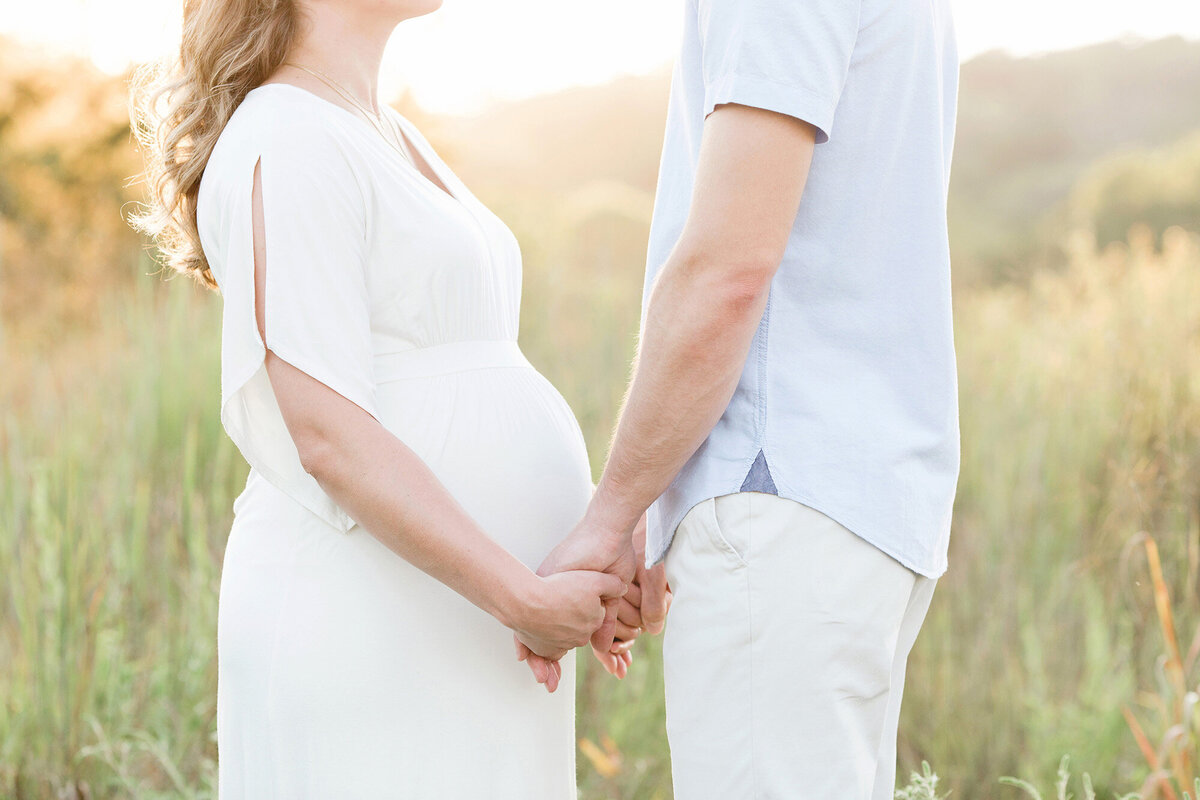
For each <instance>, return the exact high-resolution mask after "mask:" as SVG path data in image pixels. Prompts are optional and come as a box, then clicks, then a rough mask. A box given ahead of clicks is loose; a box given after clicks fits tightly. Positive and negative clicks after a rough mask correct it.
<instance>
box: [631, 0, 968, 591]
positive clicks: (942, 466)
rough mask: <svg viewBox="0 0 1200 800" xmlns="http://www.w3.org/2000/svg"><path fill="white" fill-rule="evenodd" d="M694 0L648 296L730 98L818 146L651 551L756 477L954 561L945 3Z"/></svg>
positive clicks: (656, 512) (901, 545)
mask: <svg viewBox="0 0 1200 800" xmlns="http://www.w3.org/2000/svg"><path fill="white" fill-rule="evenodd" d="M685 3H686V12H685V13H686V19H685V23H684V32H683V50H682V53H681V55H680V57H679V60H678V62H677V63H676V67H675V73H674V77H673V80H672V87H671V101H670V109H669V113H668V116H667V133H666V141H665V143H664V148H663V154H662V163H661V167H660V172H659V183H658V195H657V198H656V201H655V209H654V221H653V225H652V227H651V232H650V249H649V256H648V269H647V275H646V291H645V295H644V298H645V299H644V301H643V308H644V307H645V302H646V300H648V298H649V294H650V287H651V285H652V283H653V281H654V278H655V275H656V274H657V272H658V270H659V269H660V268H661V267H662V265H663V264H664V262H665V261H666V260H667V256H668V254H669V253H670V251H671V248H672V247H674V245H675V243H676V241H677V240H678V238H679V235H680V232H681V231H682V229H683V225H684V221H685V220H686V218H687V214H688V208H689V205H690V202H691V194H692V184H693V178H694V173H695V167H696V160H697V157H698V154H699V150H700V136H701V132H702V130H703V126H704V119H705V117H706V116H707V115H708V114H709V113H710V112H711V111H712V110H713V107H714V106H716V105H720V104H722V103H740V104H742V105H748V106H755V107H758V108H764V109H768V110H772V111H776V112H780V113H783V114H788V115H790V116H793V117H797V118H799V119H802V120H805V121H807V122H809V123H811V124H812V125H813V126H814V127H816V128H817V131H818V134H817V142H818V144H817V147H816V150H815V152H814V155H813V160H812V166H811V169H810V172H809V176H808V183H807V184H806V186H805V189H804V196H803V199H802V200H801V204H800V212H799V214H798V215H797V217H796V222H795V225H794V226H793V229H792V233H791V237H790V239H789V241H788V246H787V251H786V254H785V255H784V257H783V261H782V263H781V265H780V267H779V271H778V273H777V274H776V276H775V279H774V282H773V283H772V284H771V294H770V299H769V301H768V303H767V308H766V312H765V313H764V315H763V319H762V323H761V324H760V325H759V328H758V332H757V333H756V335H755V338H754V341H753V344H752V345H751V347H750V355H749V358H748V359H747V361H746V366H745V369H744V370H743V372H742V377H741V382H740V383H739V384H738V387H737V390H736V391H735V393H734V395H733V399H732V401H731V402H730V404H729V407H728V408H727V409H726V411H725V413H724V415H723V416H722V417H721V419H720V421H719V422H718V423H717V425H716V427H715V428H714V429H713V431H712V433H711V434H710V435H709V437H708V439H707V440H706V441H705V442H704V444H703V445H702V446H701V447H700V449H699V450H698V451H697V452H696V454H695V455H694V456H693V457H692V458H691V460H689V461H688V462H687V464H686V465H685V466H684V467H683V469H682V470H681V471H680V474H679V475H678V477H677V478H676V479H675V481H674V482H673V483H672V484H671V486H670V488H668V489H667V491H666V492H665V493H664V494H663V496H662V497H661V498H659V499H658V501H656V502H655V503H654V505H653V506H652V507H651V509H650V514H649V531H648V539H647V548H646V561H647V564H655V563H657V562H658V561H660V560H661V559H662V558H663V557H664V555H665V553H666V551H667V548H668V547H669V546H670V542H671V539H672V538H673V536H674V533H675V529H676V527H677V526H678V525H679V522H680V520H681V519H682V518H683V516H684V515H685V514H686V513H687V511H688V510H689V509H690V508H691V507H692V506H694V505H695V504H697V503H699V502H701V501H703V500H705V499H707V498H710V497H717V496H720V495H723V494H729V493H732V492H737V491H739V490H754V491H767V492H773V493H776V494H778V495H780V496H782V497H786V498H790V499H792V500H796V501H798V502H800V503H803V504H805V505H807V506H811V507H812V508H814V509H816V510H818V511H821V512H822V513H824V514H826V515H827V516H829V517H832V518H833V519H834V520H836V521H838V522H839V523H841V524H842V525H844V526H845V527H847V528H849V529H850V530H851V531H853V532H854V533H855V534H857V535H858V536H861V537H862V538H863V539H865V540H866V541H868V542H870V543H872V544H873V545H875V546H876V547H878V548H880V549H881V550H883V551H884V552H886V553H888V554H889V555H891V556H892V557H894V558H896V559H897V560H898V561H900V562H901V563H902V564H904V565H905V566H907V567H909V568H910V569H913V570H915V571H916V572H918V573H920V574H922V575H926V576H929V577H936V576H939V575H941V574H942V573H943V572H944V571H945V569H946V551H947V545H948V541H949V536H950V516H951V508H952V506H953V502H954V493H955V487H956V484H957V481H958V468H959V439H958V388H957V378H956V373H955V359H954V341H953V330H952V324H951V303H950V255H949V245H948V242H947V234H946V190H947V185H948V182H949V178H950V154H951V150H952V148H953V141H954V118H955V110H956V99H957V92H958V55H957V51H956V47H955V40H954V31H953V25H952V22H951V18H950V9H949V6H948V0H685Z"/></svg>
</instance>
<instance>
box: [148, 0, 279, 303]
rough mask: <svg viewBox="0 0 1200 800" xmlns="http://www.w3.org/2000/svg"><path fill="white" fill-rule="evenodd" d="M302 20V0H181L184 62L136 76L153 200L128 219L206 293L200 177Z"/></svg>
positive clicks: (208, 278)
mask: <svg viewBox="0 0 1200 800" xmlns="http://www.w3.org/2000/svg"><path fill="white" fill-rule="evenodd" d="M299 26H300V11H299V9H298V8H297V6H296V0H185V1H184V4H183V36H182V40H181V42H180V47H179V56H178V58H177V59H173V60H170V61H166V62H162V63H157V64H149V65H146V66H144V67H142V68H141V69H139V70H138V71H137V73H136V74H135V76H134V79H133V86H132V91H131V93H130V122H131V125H132V128H133V133H134V136H135V137H136V138H137V140H138V142H139V144H140V146H141V150H142V154H143V158H144V160H145V172H144V177H145V181H146V185H147V186H148V187H149V193H150V198H149V202H148V203H147V204H146V205H145V206H143V208H142V210H140V211H139V212H137V213H135V214H134V215H132V217H131V218H130V224H131V225H133V226H134V227H135V228H137V229H138V230H140V231H142V232H143V233H146V234H148V235H149V236H151V237H153V238H154V239H155V240H156V242H157V244H158V248H159V251H160V252H161V253H162V255H163V257H164V258H165V260H166V266H167V267H169V268H170V269H173V270H175V271H177V272H181V273H183V274H185V275H190V276H192V277H193V278H195V279H196V280H197V281H198V282H199V283H201V284H202V285H204V286H206V287H208V288H210V289H216V288H217V284H216V281H215V280H214V279H213V276H212V271H211V270H210V269H209V266H208V260H207V259H205V257H204V252H203V251H202V250H201V248H200V233H199V230H198V228H197V227H196V197H197V194H198V193H199V190H200V178H201V176H202V175H203V174H204V168H205V166H206V165H207V164H208V158H209V156H210V155H211V154H212V151H213V147H214V146H215V145H216V143H217V137H219V136H220V135H221V130H222V129H223V128H224V127H225V123H227V122H228V121H229V118H230V117H231V116H232V115H233V112H234V109H236V108H237V107H238V104H240V103H241V102H242V100H243V99H244V98H245V97H246V94H247V93H249V91H250V90H251V89H253V88H255V87H256V86H258V85H260V84H261V83H262V82H263V81H264V80H266V79H267V77H269V76H270V75H271V73H273V72H274V71H275V70H276V69H277V68H278V67H279V65H280V64H282V63H283V61H284V59H285V58H286V57H287V54H288V52H289V51H290V50H291V48H292V44H293V43H294V42H295V39H296V36H297V32H298V30H299Z"/></svg>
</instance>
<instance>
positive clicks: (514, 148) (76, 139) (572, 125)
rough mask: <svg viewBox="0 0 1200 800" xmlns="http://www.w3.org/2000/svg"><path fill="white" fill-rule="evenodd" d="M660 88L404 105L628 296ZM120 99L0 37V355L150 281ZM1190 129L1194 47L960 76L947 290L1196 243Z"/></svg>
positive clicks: (1196, 146) (645, 214)
mask: <svg viewBox="0 0 1200 800" xmlns="http://www.w3.org/2000/svg"><path fill="white" fill-rule="evenodd" d="M667 84H668V76H667V75H666V74H665V73H661V74H657V75H653V76H649V77H642V78H622V79H619V80H617V81H614V82H612V83H610V84H606V85H603V86H598V87H588V88H580V89H574V90H570V91H565V92H560V93H557V94H553V95H547V96H543V97H537V98H533V99H529V100H524V101H519V102H512V103H505V104H501V105H498V106H495V107H493V108H491V109H489V110H487V111H484V112H482V113H480V114H478V115H474V116H471V117H447V116H431V115H427V114H424V113H423V112H422V111H421V110H420V109H419V108H416V107H415V106H414V105H413V104H412V103H411V102H408V101H407V100H402V102H401V104H402V106H403V107H402V110H403V111H404V112H405V113H406V114H408V115H409V116H412V117H414V118H415V120H416V121H417V122H418V124H419V125H421V126H422V127H423V128H425V129H426V130H427V132H428V134H429V135H430V137H431V138H432V139H433V140H434V141H435V142H436V144H437V145H438V147H439V149H441V150H442V151H443V153H444V154H445V155H446V157H447V159H448V160H449V161H450V162H451V163H452V164H454V166H455V167H456V169H458V171H459V172H460V173H461V175H462V176H463V178H464V179H465V180H466V181H467V183H468V184H470V185H471V186H472V187H473V189H475V191H476V192H477V193H478V194H479V195H480V196H481V197H482V198H483V199H484V201H485V202H488V203H489V204H491V205H493V207H495V209H496V210H497V212H498V213H500V215H501V216H502V217H504V218H505V219H506V220H508V221H509V222H510V224H511V225H512V226H513V227H514V229H516V231H517V233H518V235H519V236H521V238H522V242H523V244H526V246H527V248H529V249H530V250H531V251H532V252H527V255H531V256H532V257H533V259H534V260H537V259H539V258H544V259H549V260H551V261H554V260H570V261H572V262H574V263H576V264H578V265H579V266H580V268H582V269H585V270H589V269H590V270H596V271H598V272H602V273H611V272H612V271H614V270H615V271H617V272H619V273H620V275H619V276H614V275H611V274H610V275H609V276H608V277H609V278H610V279H612V278H616V279H617V280H618V282H619V284H620V285H621V286H622V287H630V286H634V285H636V284H637V283H638V281H640V274H639V273H640V271H641V269H642V266H643V264H642V258H643V255H642V254H643V252H644V249H643V248H644V244H645V237H646V234H647V231H648V224H649V215H650V208H651V202H652V198H653V191H654V183H655V179H656V175H657V163H658V155H659V151H660V148H661V137H662V130H663V124H664V120H665V95H666V92H667ZM126 97H127V95H126V79H125V78H123V77H113V76H107V75H104V74H102V73H99V72H98V71H96V70H95V69H94V68H93V67H92V66H91V65H90V64H89V63H88V62H86V61H83V60H80V59H70V58H64V57H61V56H56V57H50V56H47V55H45V54H42V53H39V52H37V51H34V50H32V49H30V48H26V47H22V46H21V45H19V44H17V43H15V42H13V41H10V40H4V39H0V322H2V325H0V336H4V337H5V338H7V339H8V340H9V341H12V340H13V339H19V340H20V342H21V344H22V346H33V345H41V344H47V343H52V342H53V341H54V340H55V339H56V338H57V337H59V336H61V335H63V334H64V333H66V332H69V331H72V330H81V329H82V330H86V329H87V328H88V326H89V325H90V323H91V321H92V320H94V318H95V315H96V312H97V309H98V307H99V304H100V303H102V302H104V299H103V298H104V294H105V290H107V289H109V288H114V287H120V286H122V285H127V284H129V283H130V282H132V281H133V280H135V279H137V278H138V277H139V276H144V275H145V274H147V273H152V272H154V271H156V266H155V264H154V263H153V261H152V260H150V259H149V258H148V257H147V254H148V248H147V245H146V243H145V242H143V241H142V240H141V239H140V238H139V237H138V236H137V235H136V234H135V233H134V232H133V231H131V230H130V229H129V228H128V226H127V225H126V224H125V222H124V219H123V215H124V214H125V213H127V212H128V210H129V207H128V205H127V204H129V203H131V202H136V201H137V200H138V199H140V197H141V192H140V188H139V187H138V186H137V185H136V183H135V181H134V179H135V178H136V175H137V173H138V171H139V170H140V159H139V156H138V154H137V152H136V151H135V149H134V146H133V142H132V139H131V137H130V135H129V131H128V116H127V110H126V108H127V106H126V103H127V99H126ZM481 132H482V133H483V135H481ZM1198 132H1200V43H1196V42H1187V41H1185V40H1183V39H1180V38H1173V39H1164V40H1160V41H1157V42H1150V43H1136V44H1125V43H1118V42H1113V43H1108V44H1103V45H1096V46H1092V47H1087V48H1083V49H1080V50H1074V51H1069V52H1064V53H1056V54H1051V55H1047V56H1043V57H1038V58H1023V59H1015V58H1011V57H1009V56H1006V55H1002V54H998V53H992V54H985V55H983V56H980V57H978V58H975V59H973V60H971V61H969V62H968V63H966V64H965V65H964V66H963V70H962V88H961V92H960V113H959V126H958V140H957V144H956V153H955V164H954V170H953V175H952V187H951V204H950V220H951V243H952V248H953V255H954V268H955V272H956V274H955V278H956V282H957V283H958V284H959V285H970V284H973V283H980V282H987V283H990V282H995V281H997V280H1011V279H1021V278H1023V277H1026V276H1028V275H1029V274H1031V273H1032V272H1034V271H1036V270H1037V269H1038V268H1040V267H1041V266H1044V265H1046V264H1053V263H1061V262H1062V253H1061V246H1062V245H1061V242H1062V240H1063V237H1064V233H1065V232H1066V231H1067V230H1070V229H1077V228H1079V227H1084V228H1091V229H1093V230H1094V231H1095V233H1096V235H1097V238H1098V240H1099V241H1100V242H1101V243H1103V242H1107V241H1113V240H1119V239H1121V238H1123V237H1124V235H1125V233H1126V231H1127V230H1128V228H1129V226H1130V225H1131V224H1132V223H1134V222H1146V223H1148V224H1149V225H1150V226H1151V228H1152V229H1153V231H1154V232H1155V233H1156V234H1160V233H1161V231H1162V230H1163V229H1165V228H1166V227H1167V226H1169V225H1180V226H1182V227H1185V228H1190V229H1192V230H1195V229H1197V227H1198V225H1200V223H1198V220H1200V133H1198ZM547 229H549V230H551V231H553V233H547V232H546V231H547ZM525 232H528V234H529V235H522V234H524V233H525ZM555 237H557V238H558V239H562V240H564V241H559V242H553V241H550V240H553V239H555ZM566 239H570V240H571V241H565V240H566ZM581 243H584V244H586V247H585V246H584V244H581ZM539 248H549V250H550V252H539V251H538V249H539ZM585 251H586V252H585Z"/></svg>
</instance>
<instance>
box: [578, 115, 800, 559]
mask: <svg viewBox="0 0 1200 800" xmlns="http://www.w3.org/2000/svg"><path fill="white" fill-rule="evenodd" d="M815 140H816V129H815V128H813V127H812V126H811V125H809V124H808V123H806V122H803V121H801V120H798V119H796V118H794V117H789V116H786V115H783V114H778V113H775V112H772V111H764V110H762V109H757V108H751V107H747V106H740V105H732V104H730V105H724V106H719V107H718V108H717V109H716V110H715V111H714V112H713V113H712V114H711V115H710V116H709V117H708V119H707V121H706V122H705V125H704V134H703V139H702V141H701V145H700V158H699V162H698V164H697V168H696V179H695V188H694V190H693V195H692V204H691V209H690V211H689V213H688V219H687V222H686V224H685V226H684V229H683V233H682V234H681V235H680V238H679V241H678V242H677V243H676V245H675V248H674V249H673V250H672V252H671V254H670V256H669V257H668V259H667V262H666V264H665V265H664V266H663V268H662V270H661V272H660V274H659V276H658V278H657V280H656V282H655V284H654V287H653V289H652V291H651V294H650V301H649V304H648V307H647V310H646V319H645V324H644V326H643V335H642V340H641V343H640V346H639V352H638V358H637V365H636V368H635V372H634V377H633V381H632V383H631V385H630V389H629V393H628V395H627V397H626V400H625V404H624V408H623V409H622V412H621V415H620V421H619V423H618V425H617V432H616V435H615V438H614V440H613V445H612V449H611V452H610V454H609V459H608V464H607V466H606V467H605V470H604V474H603V476H602V477H601V479H600V482H599V484H598V486H597V489H596V494H595V496H594V498H593V500H592V503H591V506H590V507H589V509H588V514H587V516H586V517H585V524H586V525H587V527H589V528H591V529H592V530H593V531H594V532H599V533H600V534H601V535H605V536H615V535H618V536H621V537H626V536H628V535H629V532H630V531H632V530H633V527H634V525H635V524H636V523H637V521H638V518H639V517H641V515H642V513H643V512H644V511H645V510H646V508H647V507H648V506H649V505H650V503H652V502H653V501H654V500H655V498H657V497H658V496H659V495H660V494H662V492H663V491H664V490H665V489H666V488H667V486H669V485H670V483H671V481H672V480H673V479H674V478H675V475H676V474H677V473H678V472H679V470H680V468H681V467H682V466H683V465H684V463H685V462H686V461H687V460H688V459H689V458H690V457H691V456H692V454H693V453H694V452H695V451H696V449H697V448H698V447H699V446H700V445H701V443H702V442H703V441H704V439H705V438H706V437H707V436H708V434H709V433H710V432H711V431H712V429H713V426H714V425H716V423H717V420H718V419H720V418H721V415H722V414H723V413H724V411H725V408H726V407H727V406H728V405H729V400H730V398H731V397H732V396H733V392H734V389H735V388H736V387H737V384H738V379H739V378H740V376H741V374H742V368H743V366H744V364H745V362H746V357H747V355H748V353H749V350H750V343H751V341H752V339H753V337H754V332H755V331H756V330H757V328H758V325H759V322H760V321H761V319H762V315H763V310H764V308H765V306H766V302H767V295H768V293H769V291H770V286H771V280H772V278H773V277H774V275H775V272H776V270H777V269H778V268H779V263H780V261H781V260H782V259H783V254H784V250H785V249H786V247H787V242H788V237H789V235H790V233H791V230H792V225H793V223H794V222H795V219H796V214H797V212H798V211H799V207H800V196H801V194H802V193H803V191H804V184H805V181H806V179H807V177H808V169H809V165H810V163H811V161H812V155H813V148H814V144H815Z"/></svg>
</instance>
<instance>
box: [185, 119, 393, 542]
mask: <svg viewBox="0 0 1200 800" xmlns="http://www.w3.org/2000/svg"><path fill="white" fill-rule="evenodd" d="M264 138H265V141H264V143H263V144H262V145H261V146H255V147H249V148H242V149H241V150H240V151H239V152H238V153H237V154H236V155H231V156H229V157H228V158H227V159H226V160H225V162H224V163H222V164H220V166H219V170H220V173H219V175H218V176H217V177H216V178H215V185H217V186H218V187H219V188H217V189H215V190H214V191H212V192H209V193H207V194H206V193H205V192H204V191H203V189H204V188H205V187H203V186H202V192H201V205H200V206H198V216H199V217H200V221H201V222H202V223H207V226H206V225H204V224H202V225H201V237H202V242H206V245H205V251H206V255H208V256H209V264H210V266H211V267H212V269H213V274H214V277H215V278H216V280H217V284H218V286H219V288H220V291H221V294H222V296H223V300H224V308H223V311H222V328H221V422H222V424H223V425H224V427H225V429H226V431H227V432H228V434H229V436H230V438H231V439H232V440H233V441H234V443H235V444H236V445H237V447H238V449H239V450H240V451H241V453H242V455H243V456H244V457H245V459H246V461H247V462H249V464H250V466H251V467H253V468H254V469H255V470H257V471H258V472H259V473H261V474H262V476H263V477H264V478H266V479H267V480H268V481H269V482H270V483H272V484H273V485H274V486H276V487H277V488H278V489H280V490H281V491H282V492H284V493H285V494H287V495H288V496H289V497H291V498H292V499H294V500H295V501H296V502H298V503H299V504H300V505H302V506H304V507H305V508H307V509H308V510H309V511H311V512H312V513H313V514H315V515H317V516H318V517H320V518H321V519H322V520H324V521H325V522H327V523H328V524H329V525H331V526H333V527H335V528H337V529H338V530H340V531H343V532H345V531H347V530H349V529H350V528H351V527H353V525H354V524H355V523H354V521H353V520H352V519H351V518H350V517H349V515H348V514H346V512H345V511H344V510H343V509H342V508H340V507H339V506H338V505H337V504H336V503H335V502H334V501H333V500H332V499H331V498H330V497H329V496H328V495H327V494H326V493H325V492H324V491H323V490H322V489H321V487H320V484H318V483H317V481H316V479H314V478H313V477H312V476H311V475H310V474H308V473H307V472H306V471H305V470H304V468H303V467H302V466H301V463H300V458H299V455H298V453H297V451H296V447H295V443H294V442H293V440H292V438H291V435H290V434H289V432H288V430H287V426H286V425H285V424H284V421H283V416H282V414H281V413H280V410H279V405H278V403H277V402H276V399H275V394H274V391H273V390H272V387H271V383H270V381H269V379H268V377H267V371H266V366H265V355H266V349H267V348H269V349H270V350H271V351H272V352H273V353H275V355H277V356H278V357H279V358H281V359H283V360H284V361H287V362H288V363H289V364H291V365H292V366H294V367H296V368H297V369H299V370H301V371H303V372H305V373H307V374H308V375H310V376H311V377H313V378H315V379H316V380H318V381H320V382H321V383H323V384H325V385H326V386H328V387H329V388H331V389H333V390H334V391H335V392H337V393H339V394H341V395H342V396H343V397H345V398H347V399H348V400H350V401H351V402H353V403H355V404H357V405H358V406H360V407H361V408H362V409H364V410H365V411H366V412H367V413H369V414H371V415H372V416H374V417H375V418H376V419H378V416H379V415H378V413H377V411H376V405H375V382H374V376H373V354H372V343H371V326H370V308H369V305H370V304H369V296H368V291H367V283H368V282H367V271H366V255H367V253H366V249H367V248H366V241H367V219H368V216H367V213H366V200H365V193H364V191H363V190H362V187H361V186H360V184H359V182H358V181H357V179H356V176H355V174H354V172H353V170H352V168H351V165H350V163H349V162H348V161H347V160H346V157H345V155H344V154H343V153H342V152H341V151H340V150H339V148H338V146H337V142H336V141H335V140H334V139H333V138H332V137H330V136H328V135H327V134H325V135H322V134H321V133H319V132H311V131H304V130H302V129H292V130H291V131H288V132H286V133H285V134H284V135H280V136H274V137H264ZM256 163H258V164H260V170H261V186H262V204H263V218H264V242H265V251H266V253H265V284H266V285H265V294H266V297H265V304H264V311H265V314H264V322H265V329H266V343H265V345H264V342H263V341H262V338H261V337H260V336H259V331H258V324H257V319H256V316H255V311H254V299H255V298H254V291H255V289H254V231H253V216H252V213H253V206H252V191H253V186H254V171H255V164H256ZM214 166H215V165H214V164H212V162H211V161H210V165H209V167H210V169H211V168H212V167H214ZM208 177H209V176H208V174H207V173H206V175H205V180H206V181H207V179H208ZM206 227H207V228H208V230H207V234H208V235H207V236H205V233H206V230H205V228H206ZM210 249H211V251H212V252H211V254H210Z"/></svg>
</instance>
